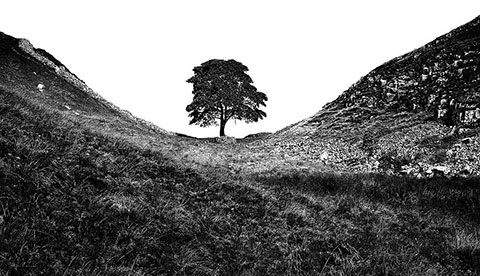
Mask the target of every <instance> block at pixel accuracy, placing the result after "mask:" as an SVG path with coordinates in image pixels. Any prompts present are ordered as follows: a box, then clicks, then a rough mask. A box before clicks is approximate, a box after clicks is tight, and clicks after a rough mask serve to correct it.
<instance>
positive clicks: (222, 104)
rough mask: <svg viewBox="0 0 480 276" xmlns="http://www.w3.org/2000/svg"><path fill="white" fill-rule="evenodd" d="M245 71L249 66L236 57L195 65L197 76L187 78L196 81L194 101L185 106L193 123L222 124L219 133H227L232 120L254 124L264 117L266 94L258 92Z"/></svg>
mask: <svg viewBox="0 0 480 276" xmlns="http://www.w3.org/2000/svg"><path fill="white" fill-rule="evenodd" d="M246 71H248V68H247V66H245V65H243V64H242V63H240V62H238V61H235V60H233V59H230V60H221V59H212V60H209V61H207V62H204V63H202V65H200V66H197V67H195V68H193V72H194V76H193V77H191V78H190V79H188V80H187V82H188V83H193V92H192V93H193V101H192V103H191V104H189V105H188V106H187V108H186V110H187V111H188V112H189V114H188V116H189V117H191V118H192V119H191V121H190V124H197V125H200V126H202V127H206V126H211V125H218V123H220V136H225V125H226V124H227V122H228V121H229V120H230V119H234V120H242V121H245V122H246V123H251V122H257V121H258V120H259V119H263V118H265V117H266V116H267V114H266V113H265V112H263V111H262V110H260V106H261V105H263V106H266V105H265V102H266V101H267V100H268V99H267V96H266V95H265V94H264V93H262V92H259V91H257V88H255V86H253V85H252V83H253V81H252V79H251V78H250V76H249V75H247V73H246Z"/></svg>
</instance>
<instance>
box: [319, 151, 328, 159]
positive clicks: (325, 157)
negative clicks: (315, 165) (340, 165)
mask: <svg viewBox="0 0 480 276" xmlns="http://www.w3.org/2000/svg"><path fill="white" fill-rule="evenodd" d="M319 158H320V160H322V161H326V160H327V159H328V153H327V152H326V151H324V152H322V153H321V154H320V156H319Z"/></svg>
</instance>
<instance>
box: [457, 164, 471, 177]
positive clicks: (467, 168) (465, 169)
mask: <svg viewBox="0 0 480 276" xmlns="http://www.w3.org/2000/svg"><path fill="white" fill-rule="evenodd" d="M472 173H473V170H472V167H470V165H468V164H465V165H464V166H463V167H462V169H461V170H460V171H459V174H460V175H463V176H468V175H471V174H472Z"/></svg>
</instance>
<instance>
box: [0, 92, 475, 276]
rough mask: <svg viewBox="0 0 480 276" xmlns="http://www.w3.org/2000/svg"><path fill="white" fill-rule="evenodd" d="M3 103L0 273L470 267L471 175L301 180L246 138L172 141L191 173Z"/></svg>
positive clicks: (64, 119)
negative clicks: (217, 142)
mask: <svg viewBox="0 0 480 276" xmlns="http://www.w3.org/2000/svg"><path fill="white" fill-rule="evenodd" d="M0 103H1V108H0V114H1V115H0V118H1V126H2V128H1V129H0V150H1V154H0V156H1V163H0V166H1V168H2V170H1V173H0V182H1V185H0V194H1V195H2V197H1V199H2V200H1V207H0V208H1V210H0V214H2V215H1V216H2V219H1V221H2V222H1V224H0V233H1V237H2V238H1V240H0V243H1V245H0V269H1V270H0V273H1V274H7V275H42V274H43V275H55V274H58V275H109V274H110V275H122V274H123V275H152V274H167V275H318V274H323V275H358V274H364V275H412V274H413V275H425V273H426V272H427V271H428V272H429V273H431V274H432V275H435V274H440V275H442V274H443V275H455V274H456V275H468V274H471V275H474V274H475V273H478V271H479V267H480V264H479V262H478V259H479V257H480V256H479V249H480V240H479V237H478V234H479V230H478V225H479V224H478V223H479V221H478V218H479V216H480V213H479V204H480V202H479V193H480V187H479V186H478V185H475V184H476V183H477V180H476V179H471V180H451V181H447V180H440V179H435V180H413V179H409V178H394V177H384V176H376V175H343V176H342V175H335V174H328V173H321V172H311V171H303V172H302V171H297V170H295V169H293V168H291V170H286V168H287V167H288V166H287V165H288V164H287V165H285V164H284V163H282V162H279V161H278V160H268V158H270V157H272V156H270V157H269V154H270V153H269V152H268V150H267V151H265V152H263V153H258V152H257V153H256V154H257V155H261V156H262V159H252V160H250V159H249V155H250V153H251V148H250V147H253V146H252V145H248V144H246V145H243V144H242V145H237V146H234V147H231V146H229V147H227V146H219V145H215V144H198V143H197V142H196V141H188V140H181V141H179V142H177V145H175V143H172V144H171V145H170V146H171V147H178V148H177V150H180V151H182V152H181V153H179V156H180V157H181V158H183V159H182V160H183V161H184V162H185V163H186V164H187V167H189V166H191V167H195V168H196V169H197V170H196V171H193V170H191V169H184V168H182V166H179V165H178V163H177V162H176V161H172V160H170V158H169V157H168V156H165V155H163V154H162V153H161V151H165V149H164V148H162V147H161V145H162V144H163V143H164V141H163V140H168V138H162V137H159V138H158V140H159V141H157V142H156V143H158V145H159V146H158V147H157V148H152V149H149V150H147V149H145V147H144V146H142V143H139V144H136V143H137V142H135V141H141V140H142V139H140V138H141V137H143V139H145V140H152V139H153V138H152V137H147V136H146V135H143V136H136V138H137V139H136V140H135V141H132V140H131V137H130V138H129V136H128V133H129V132H126V133H127V134H125V133H122V134H118V133H117V135H116V136H113V135H112V133H107V132H102V131H98V129H96V128H95V127H93V128H90V127H88V126H87V125H84V124H81V123H79V121H77V119H76V117H72V116H67V115H65V114H64V113H62V112H58V111H54V110H50V109H49V108H48V107H46V106H43V105H41V104H37V103H34V102H31V101H30V100H27V99H25V98H23V97H21V96H20V95H18V94H16V93H12V92H10V91H5V90H1V91H0ZM72 118H73V119H72ZM122 137H123V138H122ZM170 139H173V138H170ZM151 144H155V143H154V142H151ZM198 148H201V149H204V150H205V152H206V153H208V154H207V155H198V154H197V150H198ZM170 151H174V149H173V148H172V149H170ZM252 156H255V155H254V154H252ZM207 157H208V158H207ZM177 158H179V157H177ZM242 160H243V161H242ZM251 162H257V164H258V165H261V164H262V163H264V164H266V165H264V167H263V168H264V169H258V168H256V169H251V168H250V164H249V163H251ZM270 163H271V164H270ZM277 163H278V164H281V165H282V166H280V165H278V164H277ZM268 164H270V165H268ZM231 168H235V169H234V170H233V171H232V170H231ZM239 168H240V169H242V168H243V170H238V169H239ZM468 271H470V272H468ZM475 271H476V272H475Z"/></svg>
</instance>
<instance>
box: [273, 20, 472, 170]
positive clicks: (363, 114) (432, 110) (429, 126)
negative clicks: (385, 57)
mask: <svg viewBox="0 0 480 276" xmlns="http://www.w3.org/2000/svg"><path fill="white" fill-rule="evenodd" d="M479 64H480V17H478V18H476V19H474V20H473V21H471V22H469V23H467V24H465V25H463V26H461V27H459V28H457V29H455V30H453V31H451V32H450V33H448V34H445V35H443V36H441V37H439V38H437V39H435V40H434V41H432V42H430V43H428V44H427V45H425V46H423V47H420V48H418V49H416V50H413V51H412V52H410V53H407V54H405V55H402V56H400V57H397V58H394V59H393V60H391V61H389V62H386V63H385V64H383V65H381V66H379V67H377V68H375V69H374V70H372V71H371V72H370V73H368V74H367V75H366V76H364V77H362V78H361V79H360V80H359V81H358V82H357V83H355V84H354V85H352V86H351V87H350V88H349V89H348V90H346V91H345V92H343V93H342V94H341V95H340V96H339V97H338V98H337V99H336V100H334V101H333V102H331V103H328V104H326V105H325V106H324V107H323V109H322V110H320V111H319V112H318V113H317V114H315V115H314V116H312V117H310V118H307V119H305V120H303V121H301V122H299V123H297V124H294V125H292V126H289V127H287V128H285V129H283V130H281V131H279V132H278V133H276V134H275V135H273V136H272V137H271V139H270V140H268V141H265V142H264V144H266V145H270V146H272V147H274V149H275V150H277V151H280V152H284V153H285V154H295V152H297V154H299V153H300V152H301V153H304V154H302V156H306V157H305V160H307V161H309V162H321V163H327V164H330V165H336V166H338V168H339V169H343V170H352V169H354V170H358V171H388V172H396V173H408V174H412V175H415V176H418V177H423V176H431V175H433V174H434V173H435V172H436V171H437V172H438V171H441V172H440V173H441V174H447V175H470V174H478V173H480V165H479V164H480V154H479V153H480V137H479V136H478V125H479V123H480V68H479Z"/></svg>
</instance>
